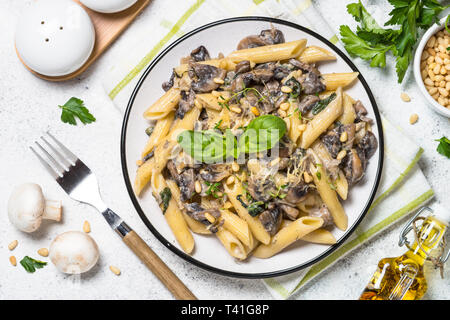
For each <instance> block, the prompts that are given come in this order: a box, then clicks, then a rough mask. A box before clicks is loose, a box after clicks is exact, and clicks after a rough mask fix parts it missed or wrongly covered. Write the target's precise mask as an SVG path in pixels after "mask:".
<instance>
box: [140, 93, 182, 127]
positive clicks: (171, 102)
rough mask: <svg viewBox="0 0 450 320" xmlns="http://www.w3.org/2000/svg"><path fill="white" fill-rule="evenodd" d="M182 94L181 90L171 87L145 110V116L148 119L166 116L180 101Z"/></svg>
mask: <svg viewBox="0 0 450 320" xmlns="http://www.w3.org/2000/svg"><path fill="white" fill-rule="evenodd" d="M180 98H181V94H180V90H178V89H175V88H170V89H169V90H168V91H167V92H166V93H164V95H163V96H162V97H161V98H159V99H158V100H156V102H155V103H154V104H152V105H151V106H150V107H149V108H148V109H147V110H145V112H144V118H145V119H147V120H158V119H161V118H164V117H165V116H166V115H167V114H169V112H171V111H172V110H173V109H175V107H176V106H177V105H178V102H180Z"/></svg>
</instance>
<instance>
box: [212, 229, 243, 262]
mask: <svg viewBox="0 0 450 320" xmlns="http://www.w3.org/2000/svg"><path fill="white" fill-rule="evenodd" d="M216 236H217V238H218V239H219V240H220V242H221V243H222V244H223V246H224V247H225V249H227V251H228V253H229V254H230V255H231V256H232V257H235V258H236V259H238V260H244V259H245V258H247V252H246V250H245V247H244V245H243V244H242V243H241V242H240V241H239V239H238V238H237V237H236V236H235V235H234V234H232V233H231V232H230V231H228V230H227V229H225V228H219V230H217V232H216Z"/></svg>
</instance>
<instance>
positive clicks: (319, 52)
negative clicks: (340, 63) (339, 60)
mask: <svg viewBox="0 0 450 320" xmlns="http://www.w3.org/2000/svg"><path fill="white" fill-rule="evenodd" d="M298 60H300V61H301V62H304V63H314V62H319V61H332V60H336V56H335V55H334V54H333V53H331V52H330V51H328V50H326V49H324V48H321V47H318V46H310V47H306V49H305V51H303V53H302V54H301V55H300V57H298Z"/></svg>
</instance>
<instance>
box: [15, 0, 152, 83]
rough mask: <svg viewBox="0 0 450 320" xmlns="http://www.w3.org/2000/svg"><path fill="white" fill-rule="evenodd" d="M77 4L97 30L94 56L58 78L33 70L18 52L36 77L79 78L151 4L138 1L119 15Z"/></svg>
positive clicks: (145, 1)
mask: <svg viewBox="0 0 450 320" xmlns="http://www.w3.org/2000/svg"><path fill="white" fill-rule="evenodd" d="M73 1H75V2H76V3H78V4H80V5H81V6H82V7H83V8H84V9H85V10H86V12H87V13H88V15H89V16H90V17H91V20H92V23H93V24H94V28H95V44H94V49H93V50H92V54H91V56H90V57H89V59H88V60H87V61H86V63H85V64H84V65H83V66H82V67H81V68H80V69H78V70H77V71H75V72H72V73H70V74H67V75H64V76H58V77H49V76H45V75H42V74H40V73H37V72H36V71H33V70H31V69H30V68H29V67H28V66H27V65H26V64H25V63H24V62H23V60H22V59H21V58H20V55H19V53H18V52H17V50H16V52H17V56H18V57H19V59H20V61H21V62H22V63H23V64H24V66H25V67H26V68H27V69H28V70H29V71H31V72H32V73H33V74H34V75H36V76H38V77H39V78H42V79H44V80H48V81H65V80H69V79H72V78H74V77H76V76H79V75H80V74H81V73H83V72H84V71H85V70H86V69H87V68H89V66H90V65H91V64H92V63H93V62H94V61H95V60H97V58H98V57H99V56H100V55H101V54H102V53H103V52H105V51H106V49H107V48H108V47H109V45H110V44H111V43H113V41H114V40H116V39H117V37H118V36H119V35H120V34H121V33H122V32H123V31H124V30H125V29H126V28H127V27H128V26H129V25H130V23H131V22H132V21H133V20H134V19H135V18H136V16H137V15H138V14H139V13H140V12H141V11H142V10H143V9H144V8H145V7H146V6H147V5H148V4H149V3H150V0H138V1H137V2H136V3H135V4H134V5H133V6H131V7H130V8H128V9H126V10H124V11H121V12H117V13H108V14H106V13H100V12H95V11H92V10H91V9H88V8H86V7H85V6H83V5H82V4H81V3H80V2H79V1H78V0H73Z"/></svg>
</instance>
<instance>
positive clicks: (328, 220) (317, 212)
mask: <svg viewBox="0 0 450 320" xmlns="http://www.w3.org/2000/svg"><path fill="white" fill-rule="evenodd" d="M309 216H310V217H318V218H321V219H322V220H323V225H322V227H326V226H332V225H333V224H334V222H333V216H332V215H331V213H330V210H328V207H327V206H326V205H325V204H323V205H322V206H321V207H319V208H313V209H311V211H310V212H309Z"/></svg>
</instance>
